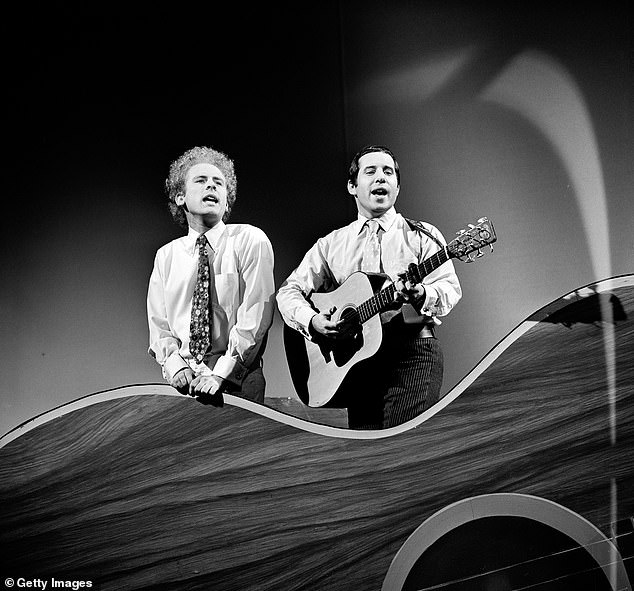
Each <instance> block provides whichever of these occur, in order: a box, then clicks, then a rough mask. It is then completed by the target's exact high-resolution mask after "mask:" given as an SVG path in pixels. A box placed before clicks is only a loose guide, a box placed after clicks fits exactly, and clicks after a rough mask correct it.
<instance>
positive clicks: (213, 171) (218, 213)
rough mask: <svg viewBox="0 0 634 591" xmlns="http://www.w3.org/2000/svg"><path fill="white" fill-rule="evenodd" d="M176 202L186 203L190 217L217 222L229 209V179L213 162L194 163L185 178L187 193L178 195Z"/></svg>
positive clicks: (208, 223) (213, 223)
mask: <svg viewBox="0 0 634 591" xmlns="http://www.w3.org/2000/svg"><path fill="white" fill-rule="evenodd" d="M176 204H177V205H184V206H185V211H186V215H187V217H188V219H190V216H191V217H193V219H196V220H199V221H203V222H204V223H205V224H206V225H207V226H210V227H211V226H213V225H215V224H217V223H218V222H219V221H220V220H221V219H222V216H223V215H224V213H225V210H226V209H227V181H226V179H225V175H224V174H222V172H220V169H219V168H218V167H216V166H214V165H213V164H209V163H207V162H200V163H199V164H194V166H192V167H191V168H190V169H189V170H188V171H187V176H186V178H185V194H184V195H183V194H179V195H177V196H176Z"/></svg>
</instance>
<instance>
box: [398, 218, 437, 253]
mask: <svg viewBox="0 0 634 591" xmlns="http://www.w3.org/2000/svg"><path fill="white" fill-rule="evenodd" d="M403 218H404V219H405V221H406V222H407V223H408V224H409V227H410V228H411V229H412V230H417V231H418V232H422V233H423V234H425V236H429V238H431V239H432V240H433V241H434V242H435V243H436V244H437V245H438V246H440V248H441V250H442V249H443V248H445V245H444V244H443V243H442V242H441V241H440V240H438V238H436V236H434V235H433V234H432V233H431V232H430V231H429V230H428V229H427V228H425V226H423V223H422V222H417V221H416V220H411V219H409V218H406V217H405V216H403Z"/></svg>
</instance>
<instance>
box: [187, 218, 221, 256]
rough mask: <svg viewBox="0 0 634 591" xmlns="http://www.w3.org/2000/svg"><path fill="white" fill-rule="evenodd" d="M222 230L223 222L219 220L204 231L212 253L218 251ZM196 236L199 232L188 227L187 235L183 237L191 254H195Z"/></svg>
mask: <svg viewBox="0 0 634 591" xmlns="http://www.w3.org/2000/svg"><path fill="white" fill-rule="evenodd" d="M224 231H225V223H224V222H223V221H222V220H220V221H219V222H218V223H217V224H216V225H215V226H214V227H213V228H211V229H210V230H207V231H206V232H205V236H206V237H207V242H209V244H210V245H211V248H212V250H213V251H214V253H217V252H218V242H219V241H220V237H221V236H222V234H223V232H224ZM198 236H200V234H199V233H198V232H197V231H196V230H193V229H192V228H189V231H188V232H187V236H186V237H185V240H186V244H187V250H188V252H189V253H190V254H191V255H192V256H194V255H195V254H196V240H197V239H198Z"/></svg>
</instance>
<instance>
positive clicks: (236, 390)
mask: <svg viewBox="0 0 634 591" xmlns="http://www.w3.org/2000/svg"><path fill="white" fill-rule="evenodd" d="M236 187H237V179H236V174H235V169H234V165H233V161H232V160H231V159H230V158H228V157H227V156H226V155H225V154H224V153H222V152H220V151H218V150H214V149H212V148H207V147H195V148H192V149H190V150H188V151H186V152H185V153H184V154H183V155H182V156H180V157H179V158H178V159H177V160H175V161H174V162H173V163H172V165H171V167H170V171H169V176H168V178H167V179H166V181H165V189H166V193H167V197H168V200H169V201H168V205H169V209H170V211H171V213H172V216H173V218H174V220H175V221H176V222H177V223H179V224H180V225H181V226H183V227H184V228H186V229H187V235H185V236H182V237H181V238H177V239H176V240H173V241H172V242H170V243H168V244H166V245H164V246H163V247H161V248H160V249H159V250H158V251H157V253H156V257H155V259H154V268H153V270H152V274H151V277H150V282H149V288H148V296H147V310H148V323H149V329H150V347H149V353H150V355H151V356H152V357H154V358H155V359H156V361H157V362H158V363H159V364H160V366H161V368H162V371H163V376H164V378H165V379H166V380H167V381H168V382H169V383H170V384H171V385H172V386H173V387H174V388H176V389H177V390H178V391H179V392H181V393H182V394H189V395H191V396H194V397H196V399H197V400H198V401H199V402H202V403H204V404H216V405H220V404H222V393H223V392H230V393H232V394H236V395H239V396H242V397H244V398H247V399H250V400H254V401H256V402H260V403H261V402H263V401H264V388H265V380H264V374H263V372H262V354H263V352H264V348H265V344H266V337H267V333H268V330H269V328H270V326H271V322H272V318H273V308H274V294H275V284H274V279H273V249H272V247H271V243H270V241H269V239H268V238H267V236H266V234H265V233H264V232H263V231H262V230H260V229H259V228H256V227H255V226H252V225H249V224H227V223H225V222H226V221H227V220H228V218H229V215H230V213H231V209H232V207H233V205H234V203H235V200H236Z"/></svg>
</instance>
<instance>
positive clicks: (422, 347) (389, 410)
mask: <svg viewBox="0 0 634 591" xmlns="http://www.w3.org/2000/svg"><path fill="white" fill-rule="evenodd" d="M419 331H420V327H418V329H414V330H413V331H412V329H411V327H404V326H401V327H399V328H398V329H390V328H387V329H385V330H384V333H383V342H382V344H381V348H380V349H379V351H378V352H377V354H376V355H374V356H373V357H371V358H370V359H366V360H364V361H362V362H361V363H359V364H357V365H356V366H355V367H354V368H352V370H351V371H350V373H349V374H348V376H347V377H346V379H345V380H344V382H343V384H342V385H341V388H340V389H339V392H338V396H339V395H340V394H342V395H343V397H344V399H345V400H346V401H347V407H348V426H349V427H350V428H351V429H385V428H388V427H395V426H396V425H400V424H401V423H404V422H405V421H409V420H410V419H413V418H414V417H416V416H418V415H419V414H421V413H422V412H423V411H424V410H426V409H428V408H429V407H430V406H432V405H433V404H435V403H436V402H437V401H438V398H439V396H440V388H441V385H442V378H443V364H444V361H443V352H442V349H441V346H440V343H439V342H438V340H437V339H436V338H435V337H420V336H418V333H419Z"/></svg>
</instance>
